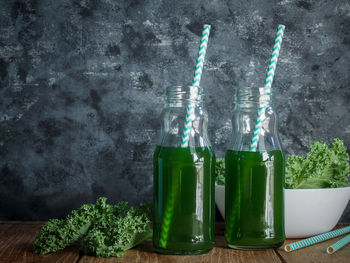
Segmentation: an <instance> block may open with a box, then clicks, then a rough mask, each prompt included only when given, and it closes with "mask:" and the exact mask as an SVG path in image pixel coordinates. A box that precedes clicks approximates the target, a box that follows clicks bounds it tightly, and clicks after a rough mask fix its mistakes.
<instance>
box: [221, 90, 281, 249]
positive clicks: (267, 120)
mask: <svg viewBox="0 0 350 263" xmlns="http://www.w3.org/2000/svg"><path fill="white" fill-rule="evenodd" d="M261 98H265V100H264V101H265V102H266V111H265V116H264V117H263V121H262V128H261V131H260V137H259V141H258V145H257V148H256V151H252V150H251V149H250V145H251V140H252V137H253V132H254V128H255V122H256V119H257V113H258V108H259V105H261V104H259V99H260V100H261ZM267 98H269V97H267ZM260 103H261V102H260ZM277 126H278V117H277V114H276V112H275V110H274V108H273V97H270V98H269V99H266V93H264V88H249V87H248V88H240V89H238V90H237V91H236V95H235V109H234V112H233V117H232V130H233V134H232V140H231V143H230V145H229V147H228V149H227V151H226V156H225V165H226V182H225V238H226V242H227V244H228V246H229V247H231V248H235V249H265V248H277V247H280V246H281V245H282V244H283V242H284V240H285V233H284V196H283V188H284V173H285V157H284V153H283V151H282V148H281V143H280V139H279V136H278V130H277Z"/></svg>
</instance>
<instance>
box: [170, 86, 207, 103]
mask: <svg viewBox="0 0 350 263" xmlns="http://www.w3.org/2000/svg"><path fill="white" fill-rule="evenodd" d="M203 98H204V91H203V89H202V88H201V87H200V86H198V85H190V86H181V85H176V86H169V87H167V89H166V95H165V97H164V101H165V103H166V104H168V105H170V106H174V105H178V106H180V104H183V103H186V104H189V103H194V104H201V103H203Z"/></svg>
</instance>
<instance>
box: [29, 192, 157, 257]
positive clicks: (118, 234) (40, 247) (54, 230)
mask: <svg viewBox="0 0 350 263" xmlns="http://www.w3.org/2000/svg"><path fill="white" fill-rule="evenodd" d="M106 200H107V198H105V197H101V198H99V199H98V200H97V201H96V204H85V205H83V206H82V207H80V208H79V209H77V210H73V211H72V212H71V213H69V214H68V215H67V217H66V218H65V219H62V220H58V219H51V220H49V221H48V222H47V223H46V224H45V225H44V227H43V228H42V230H41V232H40V234H39V235H38V236H37V238H36V240H35V241H34V245H33V247H34V249H33V250H34V252H35V253H39V254H47V253H52V252H55V251H57V250H60V249H63V248H65V247H67V246H69V245H72V244H74V243H75V242H77V241H78V240H81V239H82V245H81V250H82V251H84V252H85V253H87V254H93V255H96V256H97V257H108V256H117V257H121V256H122V255H123V254H124V252H125V251H126V250H127V249H130V248H132V247H134V246H136V245H138V244H140V243H141V242H143V241H144V240H146V239H148V238H150V237H151V236H152V230H151V228H150V226H149V223H150V205H149V204H142V205H140V206H138V207H129V206H128V205H127V203H126V202H120V203H118V204H116V205H109V204H106Z"/></svg>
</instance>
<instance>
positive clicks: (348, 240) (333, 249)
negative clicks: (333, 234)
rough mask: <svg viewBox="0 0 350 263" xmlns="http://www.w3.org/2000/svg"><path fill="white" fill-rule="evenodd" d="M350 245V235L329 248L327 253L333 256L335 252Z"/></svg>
mask: <svg viewBox="0 0 350 263" xmlns="http://www.w3.org/2000/svg"><path fill="white" fill-rule="evenodd" d="M349 243H350V235H347V236H346V237H344V238H342V239H340V240H339V241H338V242H336V243H334V244H333V245H331V246H329V247H327V253H328V254H333V253H334V252H336V251H338V250H339V249H341V248H342V247H343V246H345V245H347V244H349Z"/></svg>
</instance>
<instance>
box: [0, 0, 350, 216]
mask: <svg viewBox="0 0 350 263" xmlns="http://www.w3.org/2000/svg"><path fill="white" fill-rule="evenodd" d="M204 23H210V24H212V32H211V36H210V39H209V47H208V52H207V57H206V65H205V69H204V73H203V78H202V82H201V83H202V86H203V87H204V89H205V91H206V95H207V106H208V111H209V114H210V120H209V121H210V123H209V133H210V138H211V141H212V143H213V145H214V148H215V150H216V152H217V155H218V156H221V155H223V152H224V150H225V145H226V144H227V142H228V139H229V137H230V127H231V123H230V118H231V112H232V108H233V104H232V102H233V94H234V91H235V89H236V88H237V87H242V86H245V85H256V86H261V85H262V83H263V82H264V77H265V76H264V75H265V70H266V68H267V62H268V59H269V55H270V52H271V49H272V45H273V38H274V34H275V30H276V27H277V25H278V24H279V23H283V24H285V25H286V34H285V38H284V41H283V47H282V51H281V55H280V60H279V65H278V69H277V74H276V79H275V82H274V85H273V86H274V91H275V94H276V101H277V111H278V112H279V116H280V133H281V139H282V143H283V145H284V148H285V150H286V152H287V153H289V154H290V153H305V152H306V151H307V150H308V145H309V144H310V143H311V142H312V141H313V140H316V139H321V140H327V141H329V140H331V139H332V138H333V137H340V138H342V139H343V140H344V141H345V144H346V146H347V147H348V148H349V149H350V115H349V112H350V103H349V101H350V89H349V86H350V75H349V70H350V63H349V62H350V5H349V1H346V0H339V1H310V0H305V1H293V0H284V1H272V0H269V1H260V0H254V1H228V0H227V1H223V0H217V1H157V0H150V1H142V0H133V1H115V0H103V1H97V0H85V1H77V0H75V1H71V0H62V1H54V0H45V1H44V0H43V1H39V0H37V1H34V0H32V1H30V0H28V1H12V0H8V1H4V0H2V1H1V5H0V171H1V175H0V219H32V220H38V219H41V220H44V219H47V218H49V217H56V216H62V215H63V214H64V213H66V212H67V211H69V210H70V209H72V208H75V207H77V206H79V205H80V204H81V203H82V202H91V201H94V200H95V199H96V198H97V197H98V196H101V195H104V196H107V197H109V198H110V200H111V201H113V202H115V201H120V200H127V201H129V202H131V203H132V204H135V203H137V202H140V201H146V200H151V198H152V164H151V159H152V154H153V150H154V147H155V141H156V133H157V130H158V127H159V125H158V124H159V119H158V117H159V114H160V112H161V108H162V96H163V95H164V91H165V87H167V86H169V85H176V84H184V85H187V84H190V83H191V80H192V75H193V70H194V65H195V58H196V53H197V48H198V45H199V40H200V33H201V27H202V24H204ZM349 211H350V209H347V213H346V214H345V215H344V216H343V220H345V221H350V216H349Z"/></svg>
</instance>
